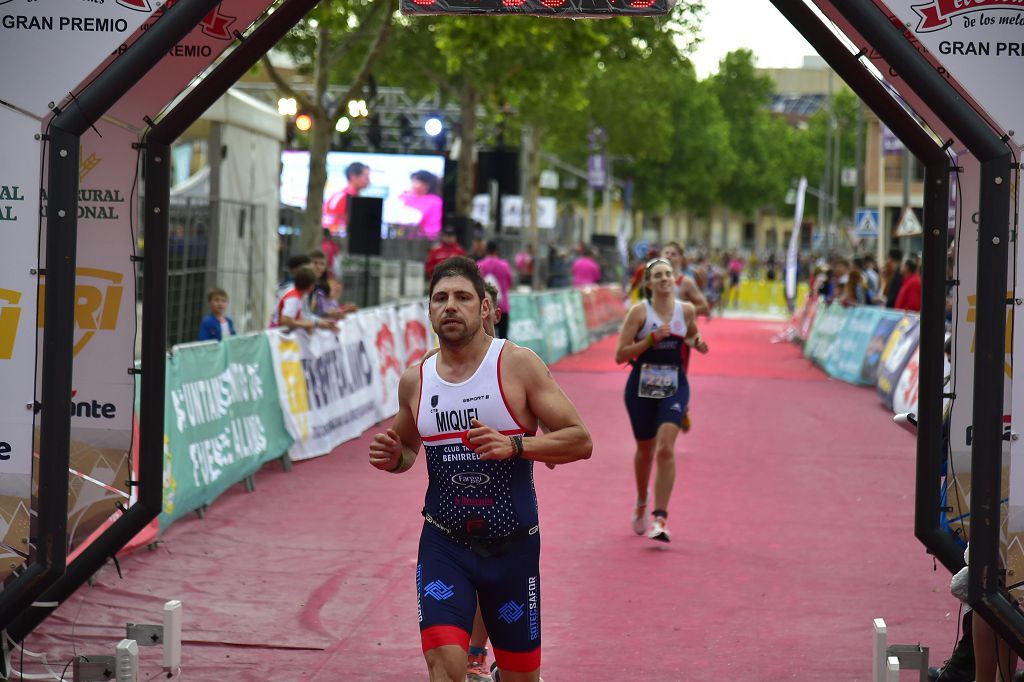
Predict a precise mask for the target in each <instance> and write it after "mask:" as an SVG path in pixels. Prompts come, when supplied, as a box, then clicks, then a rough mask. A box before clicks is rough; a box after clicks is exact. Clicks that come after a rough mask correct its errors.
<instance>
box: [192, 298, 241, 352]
mask: <svg viewBox="0 0 1024 682" xmlns="http://www.w3.org/2000/svg"><path fill="white" fill-rule="evenodd" d="M206 302H207V303H208V304H209V306H210V314H209V315H207V316H206V317H204V318H203V321H202V322H200V323H199V340H200V341H223V340H224V339H226V338H227V337H229V336H234V335H235V322H234V320H232V319H231V318H230V317H228V316H227V315H226V314H225V313H226V312H227V309H228V292H226V291H224V290H223V289H220V288H218V287H214V288H213V289H210V290H209V291H208V292H206Z"/></svg>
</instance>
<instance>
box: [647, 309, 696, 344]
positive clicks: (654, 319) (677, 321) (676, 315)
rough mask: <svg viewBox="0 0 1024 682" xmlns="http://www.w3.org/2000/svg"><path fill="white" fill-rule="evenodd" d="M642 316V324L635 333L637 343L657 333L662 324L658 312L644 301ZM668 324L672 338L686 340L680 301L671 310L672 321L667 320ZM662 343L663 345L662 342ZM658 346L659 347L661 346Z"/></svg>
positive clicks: (684, 320) (684, 322)
mask: <svg viewBox="0 0 1024 682" xmlns="http://www.w3.org/2000/svg"><path fill="white" fill-rule="evenodd" d="M644 315H645V316H646V319H644V324H643V326H642V327H640V331H638V332H637V333H636V340H637V341H639V340H640V339H643V338H646V337H647V335H648V334H651V333H653V332H655V331H657V329H658V328H659V327H661V325H662V324H664V322H663V320H662V319H661V316H660V315H658V312H657V311H656V310H655V309H654V306H653V305H652V304H651V302H650V301H644ZM668 324H669V330H670V331H671V333H672V336H678V337H680V338H686V317H685V316H684V315H683V302H682V301H678V300H677V301H675V307H673V309H672V319H671V320H669V323H668ZM662 343H664V341H663V342H662ZM658 345H659V347H660V346H661V344H658Z"/></svg>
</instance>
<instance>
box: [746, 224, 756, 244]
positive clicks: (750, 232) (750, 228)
mask: <svg viewBox="0 0 1024 682" xmlns="http://www.w3.org/2000/svg"><path fill="white" fill-rule="evenodd" d="M756 241H757V228H756V226H755V225H754V223H743V246H744V247H746V248H748V249H752V248H754V245H755V243H756Z"/></svg>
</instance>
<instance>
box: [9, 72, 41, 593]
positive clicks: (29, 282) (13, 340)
mask: <svg viewBox="0 0 1024 682" xmlns="http://www.w3.org/2000/svg"><path fill="white" fill-rule="evenodd" d="M8 71H24V69H8ZM39 132H40V122H39V120H38V119H35V118H32V117H30V116H26V115H25V114H23V113H21V112H18V111H15V110H14V109H11V108H9V107H7V106H4V105H3V104H0V140H2V148H3V150H4V152H3V154H0V243H2V244H3V248H2V249H0V386H3V391H0V583H2V582H3V581H4V580H5V579H6V578H7V576H8V575H9V574H10V573H11V571H12V570H14V569H15V568H17V567H18V566H19V565H21V564H22V562H23V561H24V559H25V558H27V556H28V553H29V547H28V543H27V541H26V540H27V538H28V537H29V534H30V533H29V526H30V518H31V515H30V511H31V491H32V445H33V444H32V425H33V416H34V415H33V411H32V410H31V409H28V408H27V406H29V405H31V404H32V403H33V401H34V400H35V352H36V349H35V344H36V328H35V323H34V320H35V316H36V309H37V296H38V287H39V283H38V279H37V275H36V274H34V272H33V271H34V270H36V269H38V267H39V260H38V244H39V189H40V178H41V169H42V149H43V142H42V141H41V140H39V139H37V136H38V135H39Z"/></svg>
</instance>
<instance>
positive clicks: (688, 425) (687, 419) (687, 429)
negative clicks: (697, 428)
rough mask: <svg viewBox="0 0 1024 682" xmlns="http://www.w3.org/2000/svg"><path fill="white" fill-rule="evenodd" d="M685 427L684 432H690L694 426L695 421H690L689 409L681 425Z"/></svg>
mask: <svg viewBox="0 0 1024 682" xmlns="http://www.w3.org/2000/svg"><path fill="white" fill-rule="evenodd" d="M680 426H681V428H682V429H683V433H689V432H690V429H691V428H693V422H692V421H690V411H689V410H687V411H686V413H685V414H684V415H683V423H682V424H681V425H680Z"/></svg>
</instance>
